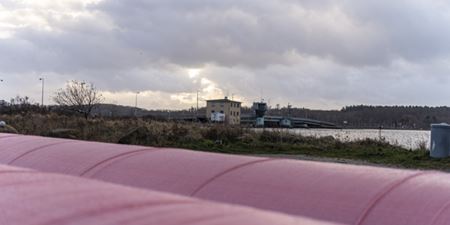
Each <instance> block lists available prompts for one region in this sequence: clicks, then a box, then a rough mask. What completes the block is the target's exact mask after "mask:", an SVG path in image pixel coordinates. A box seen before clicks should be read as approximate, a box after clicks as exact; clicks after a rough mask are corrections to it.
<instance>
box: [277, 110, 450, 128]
mask: <svg viewBox="0 0 450 225" xmlns="http://www.w3.org/2000/svg"><path fill="white" fill-rule="evenodd" d="M268 114H269V115H281V116H288V115H289V114H290V115H291V116H292V117H304V118H309V119H316V120H322V121H327V122H332V123H335V124H337V125H339V126H342V127H346V128H370V129H378V128H380V127H382V128H385V129H429V128H430V124H432V123H443V122H445V123H450V107H444V106H443V107H427V106H370V105H356V106H346V107H344V108H342V109H341V110H309V109H304V108H291V109H288V108H282V109H270V110H269V112H268Z"/></svg>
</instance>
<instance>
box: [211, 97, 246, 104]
mask: <svg viewBox="0 0 450 225" xmlns="http://www.w3.org/2000/svg"><path fill="white" fill-rule="evenodd" d="M206 102H233V103H242V102H239V101H233V100H230V99H228V98H224V99H211V100H206Z"/></svg>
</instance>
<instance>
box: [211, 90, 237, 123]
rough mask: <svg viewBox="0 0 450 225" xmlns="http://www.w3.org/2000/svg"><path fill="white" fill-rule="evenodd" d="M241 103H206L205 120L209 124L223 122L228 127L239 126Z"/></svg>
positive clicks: (225, 99)
mask: <svg viewBox="0 0 450 225" xmlns="http://www.w3.org/2000/svg"><path fill="white" fill-rule="evenodd" d="M241 104H242V103H241V102H238V101H233V100H230V99H228V98H227V97H225V98H224V99H214V100H207V101H206V118H208V120H209V121H211V122H223V123H225V124H228V125H238V124H241Z"/></svg>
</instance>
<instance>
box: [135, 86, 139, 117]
mask: <svg viewBox="0 0 450 225" xmlns="http://www.w3.org/2000/svg"><path fill="white" fill-rule="evenodd" d="M139 94H140V92H139V91H138V92H136V99H135V102H134V116H137V110H138V95H139Z"/></svg>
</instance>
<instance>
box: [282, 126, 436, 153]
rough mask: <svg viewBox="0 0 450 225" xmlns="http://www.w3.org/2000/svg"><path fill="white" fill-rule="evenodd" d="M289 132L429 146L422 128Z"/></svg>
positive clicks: (426, 135) (411, 145)
mask: <svg viewBox="0 0 450 225" xmlns="http://www.w3.org/2000/svg"><path fill="white" fill-rule="evenodd" d="M288 131H289V132H290V133H294V134H300V135H303V136H313V137H325V136H333V137H334V138H336V139H338V140H341V141H355V140H360V139H366V138H370V139H374V140H379V139H380V136H381V138H384V139H385V140H386V141H387V142H389V143H391V144H394V145H400V146H403V147H405V148H408V149H417V148H419V145H420V144H421V143H426V146H427V148H429V146H430V131H424V130H381V133H380V131H379V130H350V129H342V130H329V129H289V130H288Z"/></svg>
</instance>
